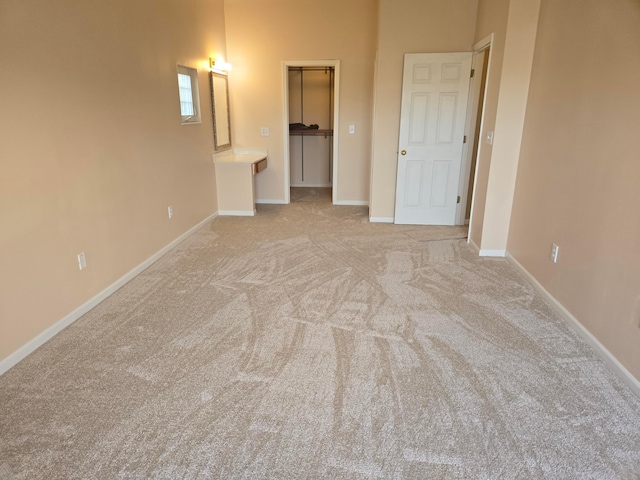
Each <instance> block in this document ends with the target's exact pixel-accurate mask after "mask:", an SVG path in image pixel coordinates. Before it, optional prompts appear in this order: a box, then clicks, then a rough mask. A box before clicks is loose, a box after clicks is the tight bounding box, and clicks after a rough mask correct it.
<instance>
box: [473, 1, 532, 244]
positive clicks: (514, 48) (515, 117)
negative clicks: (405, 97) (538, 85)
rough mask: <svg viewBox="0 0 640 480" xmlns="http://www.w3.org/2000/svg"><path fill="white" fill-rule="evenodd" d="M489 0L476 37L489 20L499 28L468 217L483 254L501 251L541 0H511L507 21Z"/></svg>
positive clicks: (500, 6) (501, 7) (499, 5)
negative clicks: (489, 134) (489, 141)
mask: <svg viewBox="0 0 640 480" xmlns="http://www.w3.org/2000/svg"><path fill="white" fill-rule="evenodd" d="M482 2H483V0H481V3H482ZM488 3H489V4H491V5H492V7H493V8H491V9H488V10H487V9H483V12H482V13H483V14H482V17H479V22H478V29H477V33H476V41H480V40H481V39H482V38H484V37H483V36H481V35H482V34H485V36H486V34H487V26H489V25H491V27H490V28H495V29H496V31H497V32H499V34H496V35H495V37H497V38H494V42H495V43H496V45H495V47H494V48H493V49H492V52H491V60H490V65H489V79H488V83H489V89H490V90H489V91H488V92H487V93H488V94H487V101H486V103H485V113H484V116H485V123H484V125H483V128H482V134H481V140H482V142H481V143H480V150H479V151H480V158H479V166H478V170H477V171H478V178H477V183H476V185H477V186H478V189H477V192H476V197H475V199H474V200H475V204H474V212H473V215H474V216H473V217H472V219H471V239H472V240H473V242H474V243H475V244H476V246H478V247H479V248H480V252H481V254H483V255H484V254H488V255H504V252H505V251H506V248H507V237H508V232H509V221H510V218H511V207H512V202H513V192H514V189H515V181H516V172H517V168H518V160H519V156H520V143H521V140H522V127H523V124H524V117H525V111H526V106H527V97H528V94H529V78H530V77H531V67H532V63H533V51H534V46H535V38H536V33H537V27H538V13H539V10H540V0H510V2H509V5H508V9H507V10H508V14H507V18H506V24H505V23H504V22H499V21H497V20H496V21H489V20H488V19H487V17H486V14H487V12H488V11H489V12H492V14H493V15H494V16H495V19H499V18H502V17H501V15H500V14H501V13H503V12H502V11H503V10H504V9H505V8H506V7H507V6H506V5H505V4H504V3H502V2H501V1H496V0H489V2H488ZM503 32H504V36H503ZM502 38H504V40H501V39H502ZM494 67H495V68H494ZM496 77H499V79H498V78H496ZM489 131H493V132H494V137H493V145H492V146H491V145H488V144H487V143H485V142H484V138H485V137H486V134H487V132H489ZM476 220H477V221H476Z"/></svg>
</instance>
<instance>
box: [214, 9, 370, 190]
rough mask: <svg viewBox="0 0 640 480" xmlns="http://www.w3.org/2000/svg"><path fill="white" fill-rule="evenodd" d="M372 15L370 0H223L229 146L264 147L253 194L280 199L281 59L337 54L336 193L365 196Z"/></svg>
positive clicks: (368, 159)
mask: <svg viewBox="0 0 640 480" xmlns="http://www.w3.org/2000/svg"><path fill="white" fill-rule="evenodd" d="M376 15H377V10H376V1H375V0H327V1H322V2H310V1H304V2H302V1H300V0H269V1H261V2H256V1H253V0H225V17H226V29H227V44H228V57H229V58H228V61H229V62H231V63H232V64H233V71H232V72H231V73H230V74H229V88H230V92H231V115H232V118H231V123H232V127H233V141H234V146H236V147H249V148H252V147H257V148H267V149H268V150H269V167H268V168H267V169H266V170H265V171H263V172H262V173H261V174H260V176H258V177H256V197H257V199H258V200H267V201H269V200H276V201H283V200H284V185H285V177H284V175H285V169H284V168H285V167H284V158H283V156H284V133H285V132H284V131H283V119H284V111H283V93H282V92H283V78H282V77H283V74H282V68H283V67H282V62H283V61H300V60H326V59H337V60H340V62H341V64H340V68H341V83H340V85H339V87H340V113H339V115H340V120H341V123H340V132H339V134H340V137H339V138H340V140H339V152H338V154H339V160H338V162H339V170H338V177H339V182H338V192H337V197H338V201H359V202H361V201H366V200H368V197H369V176H368V174H369V161H370V151H371V149H370V147H371V136H370V131H371V109H372V81H373V80H372V79H373V63H374V56H375V53H374V52H375V38H376ZM350 123H354V124H355V125H356V134H355V135H349V134H348V124H350ZM260 127H269V128H270V133H271V135H270V136H269V137H262V136H260Z"/></svg>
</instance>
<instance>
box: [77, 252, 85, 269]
mask: <svg viewBox="0 0 640 480" xmlns="http://www.w3.org/2000/svg"><path fill="white" fill-rule="evenodd" d="M78 267H80V270H84V269H85V268H87V257H85V255H84V252H82V253H79V254H78Z"/></svg>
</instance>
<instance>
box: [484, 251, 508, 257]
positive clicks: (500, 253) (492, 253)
mask: <svg viewBox="0 0 640 480" xmlns="http://www.w3.org/2000/svg"><path fill="white" fill-rule="evenodd" d="M478 255H480V256H481V257H505V256H506V255H507V251H506V250H479V251H478Z"/></svg>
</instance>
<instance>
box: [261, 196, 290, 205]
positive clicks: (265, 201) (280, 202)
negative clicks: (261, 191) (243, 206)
mask: <svg viewBox="0 0 640 480" xmlns="http://www.w3.org/2000/svg"><path fill="white" fill-rule="evenodd" d="M256 203H257V204H259V205H286V204H287V201H286V200H268V199H261V198H259V199H256Z"/></svg>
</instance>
